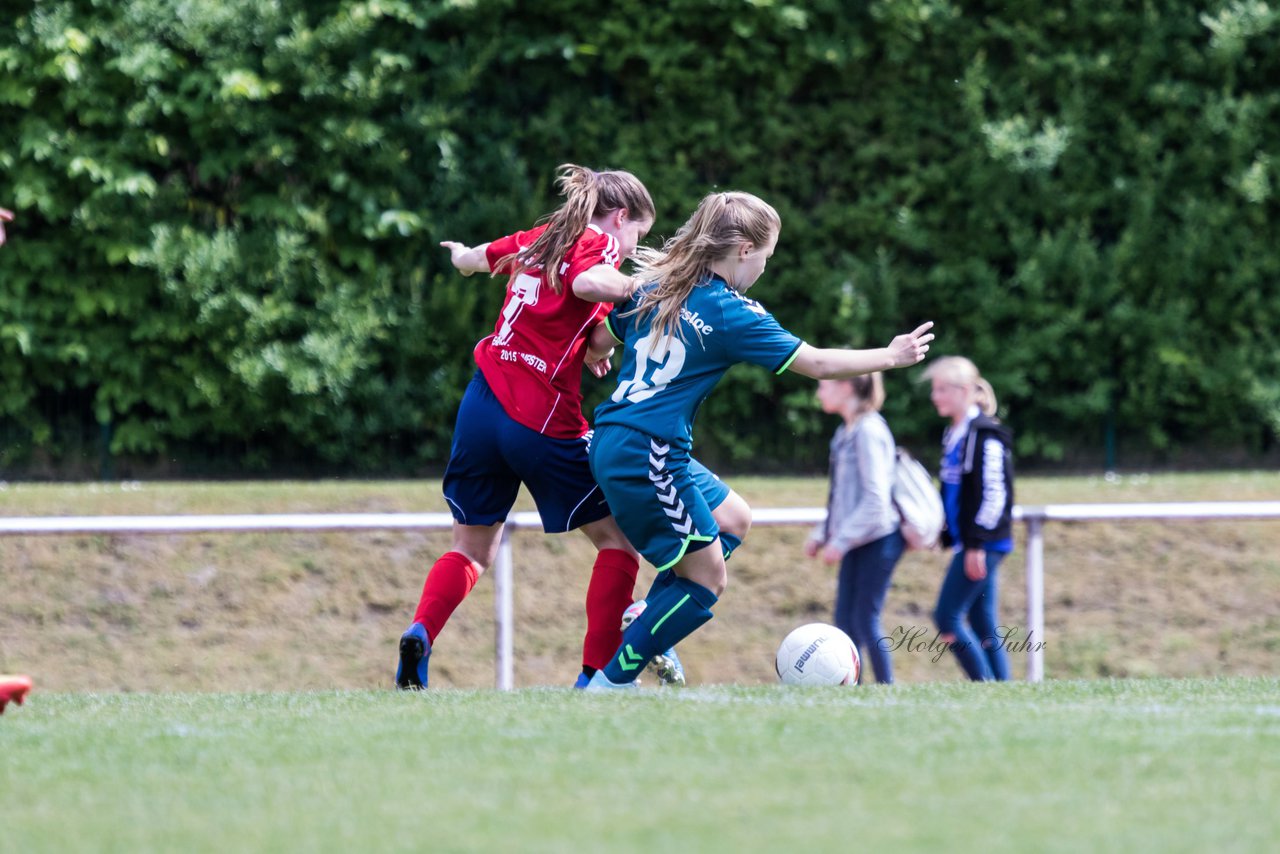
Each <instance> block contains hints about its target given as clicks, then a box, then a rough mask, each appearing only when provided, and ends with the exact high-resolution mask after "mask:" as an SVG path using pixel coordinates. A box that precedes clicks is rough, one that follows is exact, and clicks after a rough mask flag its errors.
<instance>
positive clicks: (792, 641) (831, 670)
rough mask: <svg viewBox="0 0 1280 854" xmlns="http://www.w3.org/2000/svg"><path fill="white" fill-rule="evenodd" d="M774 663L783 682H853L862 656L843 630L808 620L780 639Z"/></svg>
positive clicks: (855, 682)
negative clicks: (805, 623) (808, 621)
mask: <svg viewBox="0 0 1280 854" xmlns="http://www.w3.org/2000/svg"><path fill="white" fill-rule="evenodd" d="M774 666H775V667H776V668H777V670H778V678H779V679H781V680H782V682H783V684H785V685H856V684H857V682H858V672H859V670H861V668H862V660H861V659H860V658H859V656H858V648H857V647H856V646H854V643H853V640H852V639H850V637H849V636H848V635H846V634H845V633H844V632H842V631H840V630H839V629H837V628H836V627H835V626H831V625H828V624H826V623H809V624H808V625H804V626H801V627H800V628H798V629H796V630H794V631H793V632H791V634H789V635H787V636H786V637H785V638H783V639H782V644H781V645H780V646H779V647H778V656H777V660H776V662H775V663H774Z"/></svg>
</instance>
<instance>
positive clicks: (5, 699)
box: [0, 675, 31, 715]
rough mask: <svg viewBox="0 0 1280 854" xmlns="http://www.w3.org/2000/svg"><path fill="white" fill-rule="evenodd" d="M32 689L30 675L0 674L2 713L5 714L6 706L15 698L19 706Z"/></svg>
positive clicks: (0, 710)
mask: <svg viewBox="0 0 1280 854" xmlns="http://www.w3.org/2000/svg"><path fill="white" fill-rule="evenodd" d="M30 690H31V677H30V676H5V675H0V715H2V714H4V707H5V706H7V705H8V704H9V701H10V700H13V701H14V702H15V703H17V704H18V705H19V706H21V705H22V701H23V700H25V699H26V697H27V692H28V691H30Z"/></svg>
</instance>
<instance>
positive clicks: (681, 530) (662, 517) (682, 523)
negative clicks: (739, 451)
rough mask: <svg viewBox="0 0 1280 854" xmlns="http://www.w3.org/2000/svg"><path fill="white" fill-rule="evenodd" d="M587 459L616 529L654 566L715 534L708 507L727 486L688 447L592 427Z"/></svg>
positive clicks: (665, 564) (612, 428) (620, 429)
mask: <svg viewBox="0 0 1280 854" xmlns="http://www.w3.org/2000/svg"><path fill="white" fill-rule="evenodd" d="M591 465H592V469H593V471H594V472H595V474H596V476H597V479H598V480H599V482H600V485H601V487H603V488H604V492H605V495H606V496H607V497H608V499H609V503H610V505H611V506H612V507H613V509H614V518H615V520H616V521H617V523H618V527H620V528H621V529H622V533H624V534H626V535H627V539H628V540H630V541H631V545H633V546H635V548H636V550H637V551H638V552H640V554H642V555H644V558H645V560H647V561H649V563H651V564H653V565H654V566H655V567H656V568H657V569H658V570H664V569H668V568H670V567H672V566H674V565H675V564H677V563H679V561H680V559H681V558H683V557H684V556H685V555H686V554H687V553H689V552H693V551H697V550H699V549H702V548H706V547H707V546H708V545H710V544H711V543H713V542H714V541H715V539H716V538H717V537H718V536H719V535H720V528H719V526H718V525H717V524H716V520H715V517H714V516H713V515H712V511H713V510H715V509H716V508H717V507H719V506H720V505H721V504H722V503H724V500H725V499H726V498H727V497H728V496H729V487H728V486H727V485H726V484H725V483H724V482H723V481H721V480H720V478H718V477H716V476H715V475H714V474H713V473H712V472H711V470H710V469H708V468H707V467H706V466H704V465H703V464H702V463H700V462H698V461H697V460H695V459H694V458H693V457H691V456H690V455H689V452H688V451H685V450H683V449H681V448H677V447H675V446H674V445H671V444H670V443H668V442H664V441H662V440H660V439H655V438H653V437H652V436H649V435H647V434H645V433H642V432H640V431H639V430H633V429H632V428H630V427H624V426H621V425H618V424H610V425H607V426H605V427H601V428H600V429H598V430H596V433H595V438H594V439H593V441H592V448H591Z"/></svg>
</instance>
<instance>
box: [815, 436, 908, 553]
mask: <svg viewBox="0 0 1280 854" xmlns="http://www.w3.org/2000/svg"><path fill="white" fill-rule="evenodd" d="M894 453H895V443H894V441H893V433H892V432H891V431H890V430H889V425H888V423H887V422H886V421H885V420H884V417H883V416H881V415H880V413H878V412H868V413H867V414H866V415H863V416H862V417H861V418H859V419H858V420H857V421H856V422H855V423H854V425H853V427H852V428H850V427H848V426H847V425H844V424H841V425H840V427H838V428H837V429H836V432H835V435H834V436H832V438H831V463H830V472H831V474H830V477H831V489H830V493H829V495H828V497H827V518H826V520H825V521H824V522H822V523H821V524H819V525H818V526H817V527H816V528H814V530H813V533H812V534H811V535H810V539H811V540H812V541H814V542H817V543H819V544H822V545H825V546H827V547H830V548H836V549H838V550H840V551H841V552H847V551H849V550H850V549H855V548H857V547H858V546H863V545H866V544H867V543H870V542H873V541H875V540H878V539H880V538H881V537H884V536H888V535H889V534H892V533H893V532H894V531H896V530H897V529H898V525H899V519H898V511H897V509H896V508H895V507H894V506H893V494H892V493H893V478H894V460H895V456H894Z"/></svg>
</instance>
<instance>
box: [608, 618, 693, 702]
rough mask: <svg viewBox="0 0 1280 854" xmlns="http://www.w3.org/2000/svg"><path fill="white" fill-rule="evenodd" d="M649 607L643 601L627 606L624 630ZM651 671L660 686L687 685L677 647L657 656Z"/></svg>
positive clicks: (650, 664) (652, 662)
mask: <svg viewBox="0 0 1280 854" xmlns="http://www.w3.org/2000/svg"><path fill="white" fill-rule="evenodd" d="M647 606H648V603H647V602H645V600H643V599H639V600H637V601H635V602H632V603H631V604H630V605H628V606H627V610H625V611H623V612H622V630H623V631H624V632H625V631H626V630H627V627H628V626H630V625H631V624H632V623H634V622H635V621H636V620H637V619H638V618H639V617H640V615H641V614H643V613H644V609H645V608H646V607H647ZM649 669H650V670H652V671H653V674H654V675H655V676H657V677H658V684H660V685H673V686H683V685H684V684H685V679H684V665H683V664H681V663H680V656H678V655H676V650H675V647H672V648H671V649H669V650H667V651H666V652H664V653H662V654H661V655H655V656H654V657H653V660H652V661H650V662H649Z"/></svg>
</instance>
